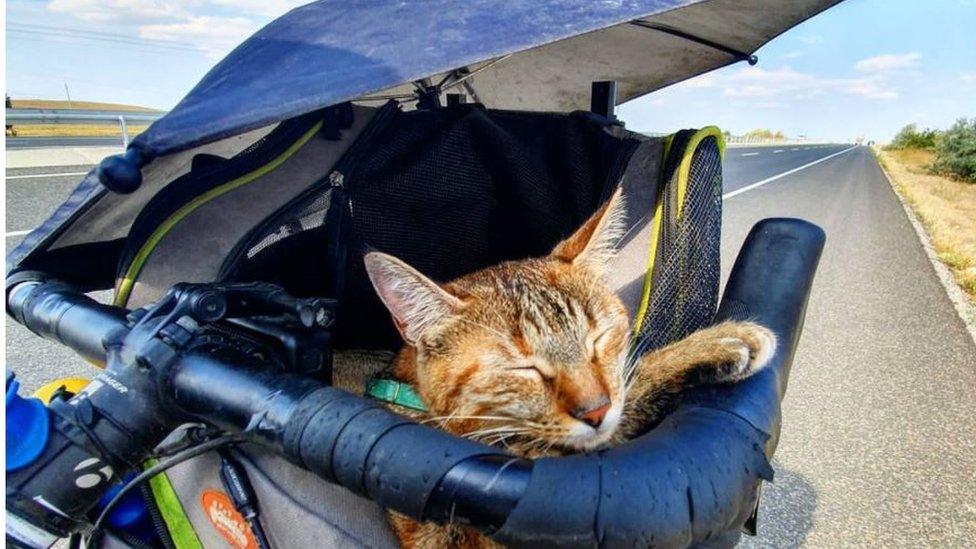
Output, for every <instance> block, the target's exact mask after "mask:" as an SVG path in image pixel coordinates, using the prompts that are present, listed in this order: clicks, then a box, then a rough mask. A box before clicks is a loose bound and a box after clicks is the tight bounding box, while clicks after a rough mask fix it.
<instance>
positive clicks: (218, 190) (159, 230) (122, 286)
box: [115, 122, 322, 307]
mask: <svg viewBox="0 0 976 549" xmlns="http://www.w3.org/2000/svg"><path fill="white" fill-rule="evenodd" d="M321 127H322V123H321V122H319V123H317V124H315V126H312V128H311V129H310V130H308V131H307V132H305V134H304V135H302V137H300V138H299V139H298V141H296V142H294V143H292V144H291V146H289V147H288V148H287V149H286V150H285V151H284V152H283V153H281V154H280V155H278V157H277V158H275V159H274V160H272V161H271V162H269V163H267V164H265V165H264V166H261V167H260V168H258V169H256V170H254V171H252V172H250V173H247V174H245V175H243V176H241V177H238V178H237V179H234V180H232V181H229V182H227V183H224V184H223V185H220V186H217V187H214V188H213V189H210V190H209V191H207V192H205V193H203V194H201V195H199V196H197V197H196V198H194V199H193V200H191V201H189V202H187V203H186V204H184V205H183V207H181V208H180V209H178V210H176V212H175V213H173V214H172V215H170V216H169V217H168V218H166V220H165V221H163V222H162V223H161V224H160V225H159V227H156V230H155V231H153V233H152V234H151V235H149V239H148V240H146V243H145V244H143V245H142V248H140V249H139V252H138V253H136V255H135V257H134V258H133V259H132V263H131V264H130V265H129V268H128V269H127V270H126V272H125V276H123V277H122V281H121V282H120V283H119V287H118V290H117V291H116V292H115V306H117V307H124V306H125V305H126V303H127V302H128V301H129V295H130V294H131V293H132V288H133V286H134V285H135V281H136V277H137V276H139V271H141V270H142V267H143V265H144V264H145V263H146V260H147V259H149V255H150V254H152V251H153V250H154V249H155V248H156V246H157V245H158V244H159V242H160V241H161V240H162V239H163V237H164V236H166V233H168V232H169V231H170V230H172V229H173V227H174V226H176V224H177V223H179V222H180V221H181V220H182V219H183V218H184V217H186V216H188V215H190V213H191V212H193V211H194V210H196V209H197V208H199V207H200V206H202V205H203V204H206V203H207V202H209V201H211V200H213V199H214V198H217V197H218V196H220V195H222V194H224V193H226V192H228V191H232V190H234V189H236V188H237V187H240V186H243V185H247V184H248V183H251V182H252V181H254V180H256V179H258V178H260V177H262V176H264V175H266V174H268V173H270V172H271V171H273V170H275V169H276V168H277V167H278V166H280V165H281V164H282V163H283V162H284V161H285V160H288V159H289V158H290V157H291V156H292V155H294V154H295V153H296V152H298V150H299V149H301V148H302V146H303V145H304V144H305V143H306V142H308V140H309V139H311V138H312V136H314V135H315V134H316V133H317V132H318V131H319V129H320V128H321Z"/></svg>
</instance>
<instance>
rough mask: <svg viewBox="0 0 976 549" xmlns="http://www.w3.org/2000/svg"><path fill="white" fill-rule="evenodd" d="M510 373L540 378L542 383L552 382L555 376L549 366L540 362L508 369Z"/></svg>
mask: <svg viewBox="0 0 976 549" xmlns="http://www.w3.org/2000/svg"><path fill="white" fill-rule="evenodd" d="M507 371H509V372H515V373H519V374H523V375H526V376H532V377H538V378H539V379H541V380H542V381H551V380H552V379H553V378H554V377H555V375H554V373H553V372H552V370H550V368H549V367H548V366H547V365H544V364H542V363H541V362H539V361H534V362H530V363H523V364H518V365H515V366H512V367H510V368H507Z"/></svg>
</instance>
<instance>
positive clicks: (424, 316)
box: [366, 194, 630, 451]
mask: <svg viewBox="0 0 976 549" xmlns="http://www.w3.org/2000/svg"><path fill="white" fill-rule="evenodd" d="M621 209H622V208H621V197H620V196H619V194H618V195H614V197H613V198H612V199H611V201H610V202H608V204H607V205H605V206H604V207H603V208H601V209H600V211H598V212H597V213H595V214H594V215H593V217H592V218H591V219H590V220H588V221H587V222H586V223H585V224H584V225H583V226H582V227H581V228H580V229H578V230H577V232H576V233H575V234H573V235H572V236H570V237H569V238H568V239H566V240H565V241H563V242H561V243H560V244H559V245H558V246H557V247H556V248H555V250H553V252H552V253H551V254H550V255H549V256H546V257H544V258H537V259H528V260H523V261H514V262H508V263H503V264H501V265H497V266H493V267H489V268H487V269H484V270H482V271H479V272H476V273H473V274H470V275H466V276H464V277H461V278H460V279H458V280H455V281H453V282H451V283H449V284H446V285H443V286H438V285H437V284H435V283H433V282H431V281H430V280H428V279H427V278H425V277H424V276H423V275H421V274H420V273H418V272H417V271H415V270H413V269H412V268H410V267H409V266H407V265H406V264H404V263H403V262H401V261H399V260H397V259H395V258H393V257H390V256H386V255H383V254H378V253H372V254H368V255H367V258H366V264H367V268H368V271H369V274H370V278H371V279H372V280H373V283H374V285H375V286H376V289H377V291H378V293H379V295H380V297H381V299H383V301H384V303H385V304H386V305H387V307H388V308H389V310H390V312H391V313H392V315H393V318H394V321H395V322H396V324H397V326H398V328H399V329H400V332H401V334H402V335H403V336H404V340H405V341H406V343H407V345H408V347H407V348H406V349H405V352H406V353H408V354H409V356H410V358H413V360H412V361H408V362H410V363H411V364H412V365H415V368H416V369H415V370H414V371H412V372H400V371H398V372H397V373H398V375H401V376H404V377H411V379H409V381H413V382H415V383H416V385H417V387H418V389H419V391H420V394H421V398H423V399H424V401H425V403H426V404H427V405H428V407H429V408H430V413H431V414H432V415H433V416H434V417H439V418H442V419H443V423H442V426H444V427H445V428H446V429H448V430H450V431H452V432H456V433H459V434H465V435H467V436H470V437H473V438H478V439H480V440H484V441H486V442H489V443H498V442H504V443H506V444H508V443H515V442H517V443H519V445H520V447H522V448H523V449H524V448H536V449H538V450H539V451H542V450H546V449H548V448H550V447H560V448H564V449H568V450H586V449H591V448H594V447H597V446H599V445H601V444H603V443H604V442H606V441H607V440H608V439H609V438H610V437H611V436H612V435H613V433H614V432H615V430H616V428H617V427H618V425H619V422H620V416H621V412H622V409H623V396H624V386H623V370H624V361H625V356H626V352H627V343H628V339H629V335H630V328H629V321H628V318H627V312H626V310H625V309H624V307H623V305H622V304H621V302H620V300H619V299H617V297H616V296H615V295H614V294H613V292H612V291H611V290H610V289H609V288H608V287H607V285H606V284H605V282H604V281H603V279H602V275H603V269H604V268H605V266H606V263H607V261H608V260H609V259H610V257H611V254H612V249H613V244H615V242H616V240H617V238H619V236H620V232H621V227H620V217H621V216H620V211H621Z"/></svg>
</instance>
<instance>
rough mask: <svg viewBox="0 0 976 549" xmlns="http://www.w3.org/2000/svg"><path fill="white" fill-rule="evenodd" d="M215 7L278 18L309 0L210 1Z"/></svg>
mask: <svg viewBox="0 0 976 549" xmlns="http://www.w3.org/2000/svg"><path fill="white" fill-rule="evenodd" d="M210 2H211V3H212V4H214V5H216V6H223V7H228V8H233V9H236V10H239V11H240V13H242V14H247V15H260V16H264V17H278V16H279V15H282V14H284V13H285V12H287V11H289V10H291V9H292V8H297V7H298V6H302V5H305V4H308V3H309V2H310V0H210Z"/></svg>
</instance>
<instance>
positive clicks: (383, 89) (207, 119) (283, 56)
mask: <svg viewBox="0 0 976 549" xmlns="http://www.w3.org/2000/svg"><path fill="white" fill-rule="evenodd" d="M838 1H839V0H710V1H701V0H697V1H696V0H628V1H624V2H592V1H588V0H587V1H569V0H541V1H538V2H494V1H490V0H468V1H466V2H454V1H453V0H431V1H430V2H427V3H425V5H424V8H423V9H417V6H415V5H414V4H412V3H410V2H400V1H396V0H369V1H363V2H338V1H332V0H321V1H319V2H314V3H311V4H308V5H306V6H302V7H300V8H296V9H294V10H292V11H290V12H289V13H287V14H285V15H284V16H282V17H280V18H279V19H277V20H275V21H273V22H272V23H270V24H269V25H267V26H266V27H264V28H263V29H261V30H260V31H258V32H257V33H256V34H255V35H254V36H252V37H251V38H250V39H248V40H247V41H245V42H244V43H243V44H241V45H240V46H238V47H237V48H236V49H235V50H234V51H233V52H231V53H230V54H229V55H228V56H227V57H226V58H225V59H224V60H223V61H221V62H220V63H219V64H217V65H216V66H215V67H214V68H213V69H212V70H211V71H210V72H209V73H208V74H207V75H206V76H205V77H204V78H203V80H202V81H201V82H200V83H199V84H197V86H196V87H195V88H194V89H193V90H192V91H190V93H189V94H188V95H187V96H186V97H185V98H184V99H183V100H182V101H181V102H180V103H179V104H178V105H177V106H176V107H175V108H174V109H173V110H172V111H171V112H170V113H169V114H168V115H167V116H165V117H164V118H162V119H161V120H159V121H157V122H156V123H154V124H153V125H152V126H151V127H150V128H149V129H148V130H147V131H146V132H145V133H143V134H141V135H139V136H138V137H137V138H136V139H135V140H134V141H133V145H132V146H134V147H139V148H142V149H144V150H146V151H149V152H150V153H151V154H153V155H156V156H159V155H162V154H167V153H170V152H173V151H177V150H183V149H187V148H189V147H193V146H196V145H199V144H202V143H208V142H211V141H214V140H217V139H222V138H225V137H228V136H232V135H236V134H239V133H242V132H244V131H247V130H251V129H254V128H258V127H261V126H265V125H268V124H271V123H275V122H278V121H281V120H284V119H288V118H292V117H295V116H298V115H300V114H303V113H307V112H310V111H313V110H316V109H319V108H323V107H326V106H329V105H335V104H338V103H341V102H344V101H350V100H360V99H364V98H365V97H367V96H368V97H370V98H373V99H376V100H382V99H383V96H391V95H392V96H400V97H414V98H415V97H416V93H417V90H418V88H419V89H421V90H424V91H429V92H431V93H432V95H433V96H432V97H431V96H430V95H428V98H427V99H428V100H431V101H434V102H438V101H439V100H440V99H443V98H441V97H438V96H439V95H440V94H442V93H446V92H448V91H450V92H451V93H462V94H465V95H468V96H470V97H471V98H472V99H474V100H475V101H478V102H481V103H483V104H485V105H486V106H488V107H492V108H501V109H520V110H538V111H547V110H548V111H561V112H567V111H571V110H577V109H586V108H587V107H588V106H589V94H590V84H591V82H593V81H597V80H616V81H617V93H618V100H619V101H621V102H622V101H627V100H629V99H633V98H635V97H639V96H641V95H644V94H646V93H649V92H652V91H654V90H657V89H660V88H662V87H665V86H667V85H670V84H673V83H675V82H679V81H681V80H685V79H687V78H691V77H693V76H696V75H698V74H702V73H704V72H707V71H709V70H712V69H715V68H718V67H722V66H725V65H728V64H730V63H734V62H737V61H741V60H750V61H754V60H753V59H752V58H751V57H750V55H751V54H752V53H753V52H755V51H756V49H758V48H759V47H760V46H762V45H763V44H765V43H766V42H767V41H769V40H770V39H772V38H774V37H775V36H777V35H778V34H780V33H782V32H784V31H785V30H787V29H789V28H790V27H793V26H794V25H797V24H799V23H801V22H803V21H804V20H806V19H807V18H809V17H812V16H813V15H816V14H817V13H819V12H821V11H823V10H824V9H827V8H828V7H830V6H832V5H834V4H836V3H837V2H838Z"/></svg>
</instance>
